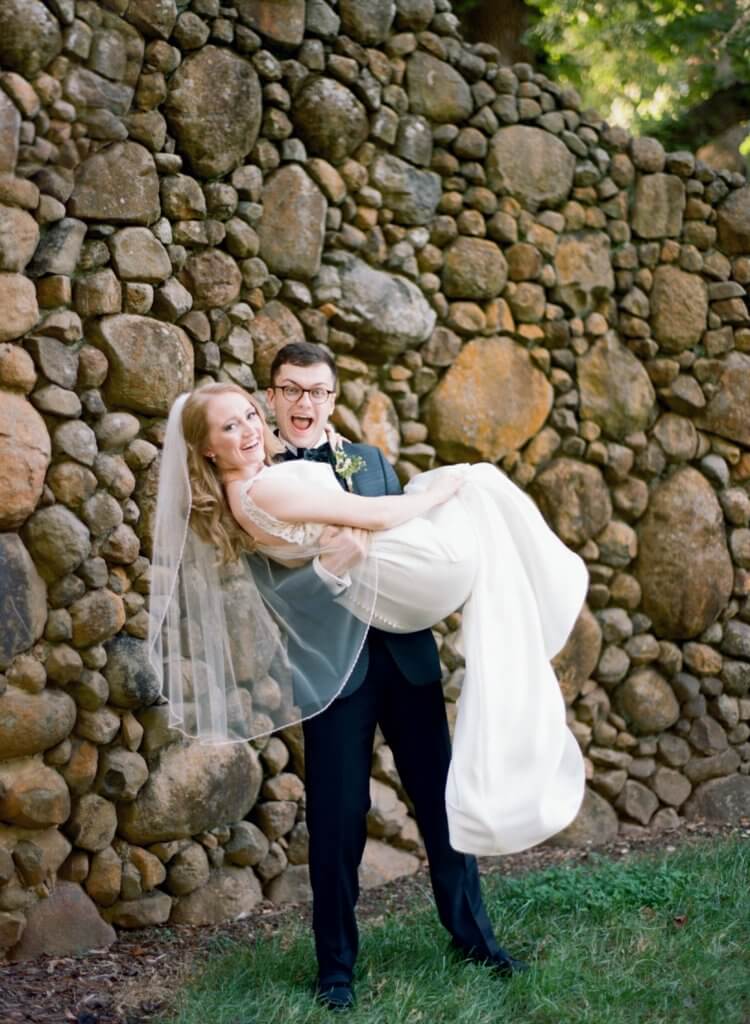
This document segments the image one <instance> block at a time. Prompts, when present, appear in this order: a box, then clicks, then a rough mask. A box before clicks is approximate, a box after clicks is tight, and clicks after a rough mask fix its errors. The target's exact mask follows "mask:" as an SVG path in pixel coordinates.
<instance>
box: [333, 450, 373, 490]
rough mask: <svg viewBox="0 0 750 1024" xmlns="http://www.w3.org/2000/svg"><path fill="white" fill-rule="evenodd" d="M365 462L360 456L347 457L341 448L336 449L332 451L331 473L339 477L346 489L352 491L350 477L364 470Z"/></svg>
mask: <svg viewBox="0 0 750 1024" xmlns="http://www.w3.org/2000/svg"><path fill="white" fill-rule="evenodd" d="M365 465H366V463H365V460H364V459H363V458H362V456H361V455H349V454H347V452H345V451H344V449H343V448H336V449H335V451H334V464H333V471H334V473H335V474H336V476H340V477H341V479H342V480H343V481H344V483H345V484H346V489H347V490H348V491H350V490H351V489H352V477H353V476H354V474H355V473H359V471H360V469H364V468H365Z"/></svg>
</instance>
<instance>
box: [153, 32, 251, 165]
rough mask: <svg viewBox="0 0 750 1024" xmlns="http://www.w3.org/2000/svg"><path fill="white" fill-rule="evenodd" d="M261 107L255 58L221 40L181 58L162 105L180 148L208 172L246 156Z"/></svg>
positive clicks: (233, 163)
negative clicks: (239, 51) (232, 49)
mask: <svg viewBox="0 0 750 1024" xmlns="http://www.w3.org/2000/svg"><path fill="white" fill-rule="evenodd" d="M219 83H220V84H219ZM261 111H262V104H261V91H260V83H259V81H258V76H257V74H256V73H255V69H254V68H253V66H252V64H250V62H249V61H247V60H245V59H244V58H243V57H240V56H238V55H237V54H235V53H232V52H231V51H230V50H228V49H225V48H224V47H218V46H204V47H202V49H200V50H198V51H196V52H195V53H191V54H189V55H188V56H187V57H186V58H185V59H184V60H183V62H182V64H181V65H180V67H179V68H178V69H177V71H175V73H174V74H173V75H172V77H171V79H170V82H169V94H168V96H167V100H166V103H165V105H164V114H165V115H166V118H167V122H168V124H169V127H170V130H171V132H172V134H173V135H174V136H175V138H176V139H177V144H178V146H179V151H180V153H181V154H183V155H184V157H185V158H186V159H187V161H188V164H189V165H190V167H191V168H192V170H193V171H194V172H195V173H196V174H199V175H201V176H203V177H207V178H214V177H218V176H219V175H221V174H227V173H228V172H229V171H231V170H233V169H234V168H235V167H238V166H239V165H240V164H241V163H242V162H243V161H244V159H245V157H246V156H247V154H248V153H249V152H250V150H251V149H252V148H253V146H254V145H255V142H256V139H257V138H258V129H259V128H260V119H261Z"/></svg>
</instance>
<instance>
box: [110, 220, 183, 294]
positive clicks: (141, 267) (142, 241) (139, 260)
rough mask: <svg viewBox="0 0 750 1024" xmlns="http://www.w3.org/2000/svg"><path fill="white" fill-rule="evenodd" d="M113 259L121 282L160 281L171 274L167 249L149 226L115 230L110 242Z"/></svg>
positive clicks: (155, 282) (152, 282)
mask: <svg viewBox="0 0 750 1024" xmlns="http://www.w3.org/2000/svg"><path fill="white" fill-rule="evenodd" d="M110 250H111V253H112V262H113V263H114V265H115V270H116V271H117V275H118V277H119V278H120V279H121V280H123V281H146V282H147V283H148V284H159V282H160V281H164V280H165V279H166V278H167V277H169V275H170V274H171V273H172V264H171V263H170V261H169V256H168V254H167V250H166V249H165V248H164V246H163V245H162V244H161V242H160V241H159V240H158V238H155V237H154V235H153V233H152V232H151V231H149V229H148V228H141V227H133V228H123V229H122V231H117V232H116V233H115V234H114V235H113V236H112V239H111V241H110Z"/></svg>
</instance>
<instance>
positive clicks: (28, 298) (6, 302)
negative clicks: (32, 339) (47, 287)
mask: <svg viewBox="0 0 750 1024" xmlns="http://www.w3.org/2000/svg"><path fill="white" fill-rule="evenodd" d="M0 309H2V311H3V315H2V319H0V341H10V340H11V339H13V338H20V337H21V335H23V334H26V332H27V331H30V330H31V328H32V327H34V326H35V324H36V322H37V320H38V319H39V306H38V304H37V301H36V289H35V288H34V284H33V282H32V281H30V280H29V279H28V278H27V277H24V275H23V274H2V273H0Z"/></svg>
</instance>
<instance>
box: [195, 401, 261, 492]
mask: <svg viewBox="0 0 750 1024" xmlns="http://www.w3.org/2000/svg"><path fill="white" fill-rule="evenodd" d="M205 415H206V427H207V440H206V447H205V449H204V455H205V456H206V457H207V458H210V459H211V461H212V462H213V464H214V465H215V466H216V469H217V470H218V471H219V473H220V474H221V475H222V476H226V475H227V474H229V475H234V474H244V473H245V472H247V471H248V470H250V469H255V470H256V471H257V469H259V468H260V466H262V465H263V460H264V458H265V447H264V444H263V423H262V421H261V418H260V416H259V415H258V411H257V410H256V408H255V406H254V405H252V403H251V402H248V400H247V399H246V398H245V397H244V396H243V395H240V394H238V393H236V392H231V391H229V392H227V393H226V394H221V395H215V396H214V397H213V398H210V399H209V400H208V402H206V407H205Z"/></svg>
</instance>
